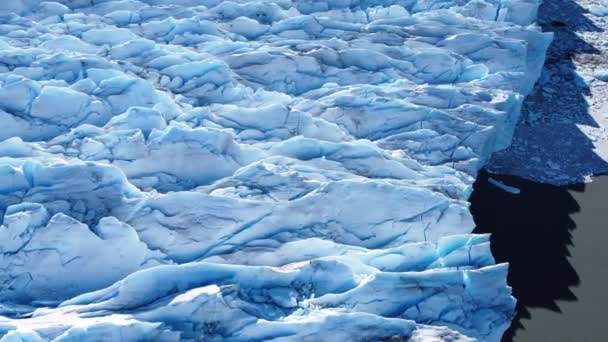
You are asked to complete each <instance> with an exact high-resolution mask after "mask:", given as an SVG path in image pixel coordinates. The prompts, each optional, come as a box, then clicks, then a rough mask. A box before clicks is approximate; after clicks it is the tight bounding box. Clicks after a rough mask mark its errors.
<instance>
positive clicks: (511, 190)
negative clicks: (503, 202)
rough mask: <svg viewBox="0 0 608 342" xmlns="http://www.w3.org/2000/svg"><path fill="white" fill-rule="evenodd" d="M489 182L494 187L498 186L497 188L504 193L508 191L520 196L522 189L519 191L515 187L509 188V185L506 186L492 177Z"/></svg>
mask: <svg viewBox="0 0 608 342" xmlns="http://www.w3.org/2000/svg"><path fill="white" fill-rule="evenodd" d="M488 182H490V183H491V184H492V185H494V186H496V187H497V188H499V189H501V190H504V191H506V192H508V193H511V194H514V195H518V194H519V193H520V192H521V190H520V189H518V188H516V187H513V186H509V185H507V184H505V183H503V182H501V181H499V180H496V179H494V178H492V177H490V178H488Z"/></svg>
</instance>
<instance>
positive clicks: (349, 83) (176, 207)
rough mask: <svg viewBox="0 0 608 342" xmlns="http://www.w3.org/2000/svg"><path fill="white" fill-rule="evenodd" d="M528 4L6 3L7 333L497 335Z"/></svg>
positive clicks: (505, 309)
mask: <svg viewBox="0 0 608 342" xmlns="http://www.w3.org/2000/svg"><path fill="white" fill-rule="evenodd" d="M538 6H539V1H536V0H509V1H494V0H471V1H452V0H446V1H440V2H434V1H425V0H408V1H405V0H391V1H377V0H346V1H343V0H327V1H310V0H300V1H295V0H270V1H253V0H251V1H249V0H234V1H219V0H107V1H106V0H103V1H102V0H99V1H97V0H95V1H89V0H86V1H82V0H61V1H56V2H52V1H40V0H13V1H2V2H0V11H1V12H0V122H1V123H2V126H3V127H2V129H0V215H2V219H1V226H0V267H1V268H2V270H3V273H2V274H1V275H0V302H1V303H2V305H1V306H0V315H1V316H0V335H3V337H2V339H1V341H3V342H6V341H80V340H87V341H88V340H107V341H119V340H122V341H140V340H148V341H151V340H155V341H177V340H182V341H187V340H193V341H194V340H204V341H269V340H272V341H309V340H315V341H321V340H322V341H381V340H408V339H409V340H412V341H430V340H446V341H472V340H479V341H499V340H500V338H501V336H502V333H503V332H504V330H505V329H506V328H507V327H508V326H509V324H510V320H511V318H512V317H513V312H514V307H515V299H514V298H512V296H511V290H510V288H509V287H508V286H507V284H506V274H507V265H504V264H500V265H495V263H494V259H493V258H492V255H491V252H490V248H489V239H488V236H486V235H472V234H471V231H472V230H473V227H474V223H473V220H472V218H471V214H470V213H469V210H468V202H467V199H468V197H469V195H470V192H471V188H472V183H473V181H474V179H475V177H476V175H477V172H478V170H479V169H480V168H481V167H483V165H484V163H485V162H486V161H487V160H488V158H489V156H490V155H491V154H492V152H494V151H497V150H499V149H502V148H505V147H507V146H509V144H510V142H511V137H512V134H513V128H514V126H515V123H516V122H517V119H518V116H519V113H520V107H521V105H522V100H523V98H524V97H525V96H526V95H527V94H528V93H529V92H530V91H531V89H532V87H533V85H534V83H535V81H536V79H537V78H538V77H539V74H540V70H541V67H542V64H543V61H544V56H545V51H546V49H547V46H548V45H549V43H550V41H551V38H552V36H551V34H548V33H542V32H541V31H540V30H539V29H538V27H537V26H535V24H534V21H535V19H536V15H537V9H538Z"/></svg>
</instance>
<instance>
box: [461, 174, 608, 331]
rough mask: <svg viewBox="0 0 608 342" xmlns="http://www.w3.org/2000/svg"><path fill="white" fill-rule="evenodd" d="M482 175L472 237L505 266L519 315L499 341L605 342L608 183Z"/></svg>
mask: <svg viewBox="0 0 608 342" xmlns="http://www.w3.org/2000/svg"><path fill="white" fill-rule="evenodd" d="M487 178H488V176H487V174H484V173H482V175H481V176H480V177H479V179H478V181H477V182H476V184H475V191H474V193H473V195H472V197H471V203H472V204H471V211H472V213H473V215H474V217H475V221H476V223H477V229H476V233H492V239H491V240H492V252H493V254H494V256H495V258H496V261H497V262H509V263H510V265H511V266H510V272H509V279H508V282H509V284H510V285H511V286H512V287H513V293H514V296H515V297H516V298H517V299H518V306H517V316H516V318H515V320H514V321H513V324H512V326H511V328H510V329H509V330H508V331H507V334H506V335H505V337H504V339H503V341H507V342H509V341H515V342H524V341H533V342H537V341H542V342H544V341H546V342H553V341H565V342H569V341H573V342H586V341H589V342H596V341H597V342H602V341H608V336H607V334H606V328H608V315H606V311H605V309H606V308H608V177H598V178H596V179H595V180H594V181H593V182H592V183H588V184H578V185H575V186H570V187H556V186H551V185H546V184H538V183H534V182H530V181H525V180H522V179H519V178H515V177H503V176H500V177H494V176H493V178H496V179H499V180H501V181H503V182H504V183H506V184H508V185H511V186H516V187H518V188H520V189H521V193H520V194H519V195H514V194H510V193H507V192H504V191H502V190H500V189H498V188H496V187H495V186H493V185H491V184H489V183H488V181H487Z"/></svg>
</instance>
